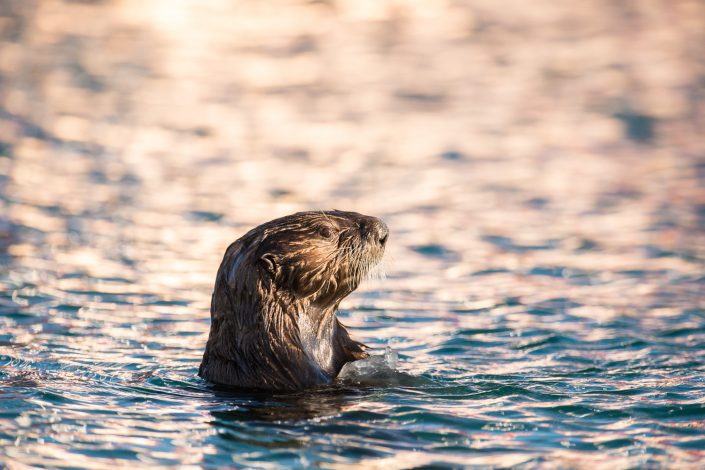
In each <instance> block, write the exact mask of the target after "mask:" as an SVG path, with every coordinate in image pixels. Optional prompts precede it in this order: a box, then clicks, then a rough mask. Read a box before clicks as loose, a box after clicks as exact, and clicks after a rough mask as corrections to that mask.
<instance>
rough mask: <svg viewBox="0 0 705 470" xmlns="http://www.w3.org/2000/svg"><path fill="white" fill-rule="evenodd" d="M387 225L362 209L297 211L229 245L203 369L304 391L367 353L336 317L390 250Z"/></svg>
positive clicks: (220, 377)
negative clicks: (388, 247) (344, 303)
mask: <svg viewBox="0 0 705 470" xmlns="http://www.w3.org/2000/svg"><path fill="white" fill-rule="evenodd" d="M388 237H389V230H388V229H387V226H386V225H385V223H384V222H382V221H381V220H380V219H377V218H375V217H370V216H366V215H362V214H358V213H356V212H343V211H338V210H334V211H318V212H299V213H296V214H292V215H289V216H286V217H282V218H279V219H275V220H272V221H271V222H267V223H265V224H262V225H260V226H258V227H256V228H254V229H252V230H250V231H249V232H247V233H246V234H245V235H244V236H242V237H241V238H240V239H238V240H236V241H235V242H234V243H233V244H231V245H230V246H229V247H228V249H227V250H226V251H225V256H224V257H223V261H222V263H221V264H220V268H219V269H218V274H217V276H216V281H215V288H214V290H213V297H212V299H211V329H210V335H209V337H208V342H207V344H206V350H205V352H204V354H203V361H202V362H201V367H200V368H199V371H198V375H199V376H201V377H202V378H204V379H206V380H208V381H210V382H213V383H216V384H220V385H226V386H230V387H238V388H248V389H260V390H272V391H279V390H281V391H286V390H301V389H304V388H309V387H314V386H317V385H324V384H329V383H331V382H333V380H335V378H336V376H337V375H338V373H339V372H340V369H341V368H342V367H343V365H345V364H346V363H348V362H351V361H356V360H358V359H364V358H365V357H367V353H366V352H365V348H366V346H365V345H363V344H362V343H359V342H357V341H354V340H352V339H351V338H350V336H349V334H348V331H347V330H346V329H345V327H344V326H343V325H342V324H341V323H340V321H338V318H337V316H336V312H337V310H338V305H339V304H340V301H341V300H343V299H344V298H345V297H346V296H347V295H349V294H350V293H351V292H352V291H354V290H355V289H356V288H357V286H358V285H359V284H360V282H361V281H362V279H363V278H364V277H365V276H366V275H367V273H368V272H369V271H370V269H371V268H373V267H374V266H375V265H376V264H377V263H379V261H380V260H381V259H382V256H383V255H384V247H385V244H386V242H387V238H388Z"/></svg>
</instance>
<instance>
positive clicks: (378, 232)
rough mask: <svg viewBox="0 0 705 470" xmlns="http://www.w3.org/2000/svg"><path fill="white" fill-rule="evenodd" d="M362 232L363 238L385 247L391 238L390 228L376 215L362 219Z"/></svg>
mask: <svg viewBox="0 0 705 470" xmlns="http://www.w3.org/2000/svg"><path fill="white" fill-rule="evenodd" d="M360 234H361V235H362V237H363V238H365V239H367V240H370V241H371V242H373V243H375V244H377V245H379V246H380V247H382V248H384V245H385V244H386V243H387V239H388V238H389V228H388V227H387V224H385V223H384V222H382V221H381V220H380V219H378V218H376V217H365V218H363V219H362V220H361V221H360Z"/></svg>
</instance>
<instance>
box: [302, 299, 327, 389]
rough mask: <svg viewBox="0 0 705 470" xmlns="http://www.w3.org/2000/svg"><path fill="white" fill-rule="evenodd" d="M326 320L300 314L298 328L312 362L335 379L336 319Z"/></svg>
mask: <svg viewBox="0 0 705 470" xmlns="http://www.w3.org/2000/svg"><path fill="white" fill-rule="evenodd" d="M330 317H332V318H325V319H321V320H318V321H315V320H314V319H313V318H311V316H310V315H309V314H308V313H305V312H304V313H301V314H299V318H298V326H299V337H300V339H301V345H302V346H303V348H304V351H305V352H306V355H307V356H308V357H309V359H310V360H311V362H313V363H314V364H316V365H317V366H318V368H319V369H321V371H322V372H324V373H326V374H328V375H329V376H331V377H334V376H335V374H336V371H335V366H334V360H333V359H334V358H333V354H334V351H333V335H334V334H335V332H334V329H333V326H334V322H333V321H331V320H332V319H334V318H335V316H334V315H330Z"/></svg>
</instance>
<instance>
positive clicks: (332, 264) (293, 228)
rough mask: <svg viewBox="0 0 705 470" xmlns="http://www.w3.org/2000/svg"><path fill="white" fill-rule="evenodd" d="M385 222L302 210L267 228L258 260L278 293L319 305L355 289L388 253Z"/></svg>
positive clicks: (352, 213) (364, 217) (339, 298)
mask: <svg viewBox="0 0 705 470" xmlns="http://www.w3.org/2000/svg"><path fill="white" fill-rule="evenodd" d="M388 236H389V230H388V229H387V226H386V225H385V223H384V222H382V221H381V220H379V219H377V218H375V217H369V216H366V215H362V214H358V213H355V212H343V211H337V210H336V211H327V212H323V211H320V212H299V213H296V214H293V215H290V216H287V217H283V218H281V219H277V220H274V221H272V222H269V223H268V224H265V226H264V230H262V236H261V239H260V240H259V244H258V246H257V249H256V251H255V256H254V258H255V259H256V262H257V263H258V265H259V268H260V269H261V270H262V272H263V274H264V276H265V277H267V278H268V279H269V280H270V282H271V283H272V285H271V288H270V289H271V290H273V291H275V292H277V293H278V294H279V295H289V296H291V297H292V298H294V299H300V300H307V301H308V302H309V303H310V304H312V305H316V306H319V307H326V306H332V305H336V304H337V303H338V302H340V300H341V299H343V298H344V297H345V296H347V295H348V294H350V293H351V292H352V291H354V290H355V289H356V288H357V286H358V285H359V284H360V281H362V279H363V278H364V276H365V275H366V274H367V273H368V272H369V271H370V269H371V268H372V267H374V266H375V265H376V264H377V263H378V262H379V261H380V260H381V259H382V255H383V254H384V247H385V244H386V242H387V238H388Z"/></svg>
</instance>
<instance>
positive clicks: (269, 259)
mask: <svg viewBox="0 0 705 470" xmlns="http://www.w3.org/2000/svg"><path fill="white" fill-rule="evenodd" d="M259 264H260V266H262V269H264V271H265V272H267V273H268V274H269V275H270V276H271V278H272V279H276V278H277V276H278V275H279V262H278V260H277V257H276V256H275V255H273V254H271V253H267V254H266V255H262V257H261V258H260V259H259Z"/></svg>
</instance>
